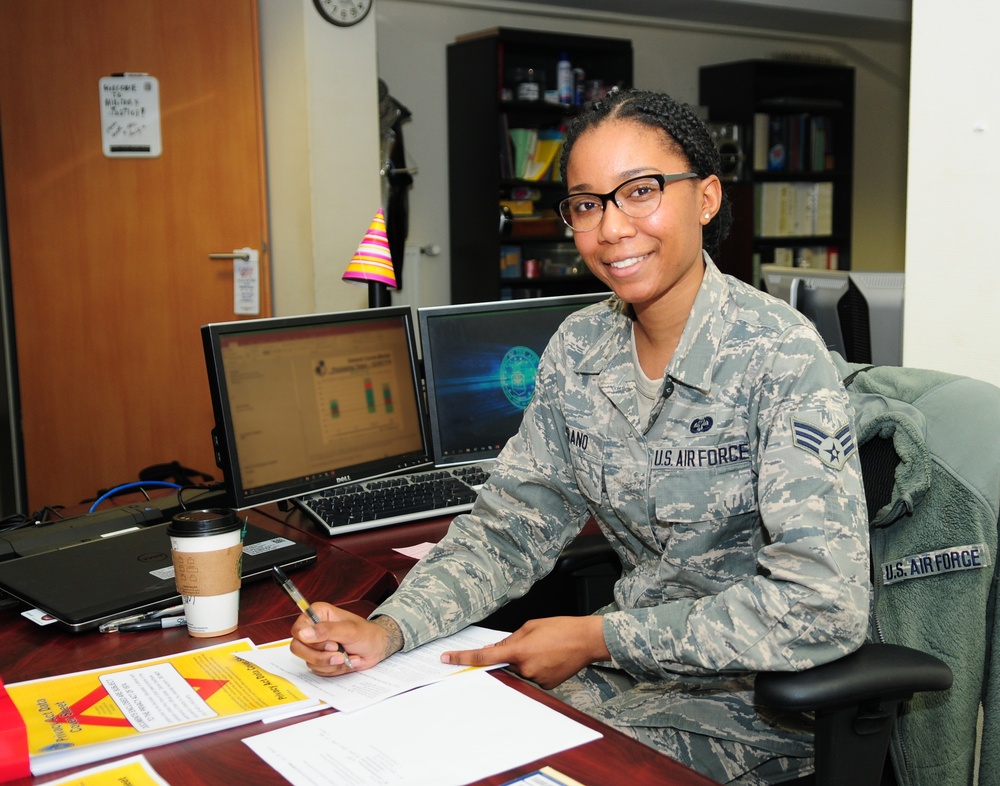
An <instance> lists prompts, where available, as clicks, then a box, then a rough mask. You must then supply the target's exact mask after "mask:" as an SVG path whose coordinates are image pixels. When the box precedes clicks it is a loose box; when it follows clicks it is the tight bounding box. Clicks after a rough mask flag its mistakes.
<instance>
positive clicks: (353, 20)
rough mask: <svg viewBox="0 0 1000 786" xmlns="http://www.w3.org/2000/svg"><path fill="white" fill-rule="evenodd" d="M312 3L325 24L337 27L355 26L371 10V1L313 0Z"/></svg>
mask: <svg viewBox="0 0 1000 786" xmlns="http://www.w3.org/2000/svg"><path fill="white" fill-rule="evenodd" d="M313 3H314V4H315V5H316V10H317V11H319V13H320V15H321V16H322V17H323V18H324V19H325V20H326V21H327V22H330V23H331V24H335V25H337V26H338V27H350V26H351V25H356V24H357V23H358V22H360V21H361V20H362V19H364V18H365V17H366V16H367V15H368V12H369V11H370V10H371V8H372V0H313Z"/></svg>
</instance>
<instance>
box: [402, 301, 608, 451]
mask: <svg viewBox="0 0 1000 786" xmlns="http://www.w3.org/2000/svg"><path fill="white" fill-rule="evenodd" d="M609 296H610V293H609V292H596V293H587V294H578V295H565V296H555V297H541V298H526V299H523V300H500V301H493V302H485V303H462V304H453V305H449V306H433V307H425V308H421V309H419V311H418V315H419V322H420V342H421V347H422V350H423V364H424V378H425V383H426V388H427V409H428V412H429V416H430V436H431V455H432V458H433V459H434V464H435V466H436V467H438V468H443V467H451V466H455V465H461V464H466V463H470V462H480V463H485V466H487V467H488V466H490V464H491V463H492V461H493V460H494V459H496V457H497V456H498V455H499V454H500V451H501V450H502V449H503V447H504V445H506V444H507V440H509V439H510V438H511V437H512V436H514V434H515V433H517V430H518V428H519V427H520V425H521V419H522V418H523V416H524V410H525V408H527V406H528V403H529V402H530V401H531V398H532V396H533V395H534V392H535V373H536V371H537V368H538V361H539V358H540V357H541V354H542V352H543V351H544V349H545V347H546V346H547V345H548V343H549V340H550V339H551V338H552V336H553V335H554V334H555V332H556V330H557V329H558V327H559V325H560V324H562V322H563V320H565V319H566V317H568V316H569V315H570V314H572V313H573V312H574V311H579V310H580V309H581V308H584V307H585V306H588V305H590V304H592V303H598V302H600V301H603V300H607V299H608V297H609Z"/></svg>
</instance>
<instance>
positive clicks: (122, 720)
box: [7, 639, 318, 775]
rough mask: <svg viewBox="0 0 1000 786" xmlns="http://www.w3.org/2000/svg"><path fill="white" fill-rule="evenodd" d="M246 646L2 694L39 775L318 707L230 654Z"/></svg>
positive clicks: (36, 683) (245, 642)
mask: <svg viewBox="0 0 1000 786" xmlns="http://www.w3.org/2000/svg"><path fill="white" fill-rule="evenodd" d="M252 649H254V645H253V644H252V643H251V642H250V641H249V639H242V640H239V641H234V642H227V643H224V644H221V645H217V646H212V647H206V648H204V649H198V650H192V651H190V652H183V653H179V654H177V655H171V656H167V657H164V658H156V659H152V660H147V661H141V662H136V663H130V664H126V665H123V666H114V667H110V668H104V669H93V670H90V671H82V672H76V673H73V674H66V675H62V676H58V677H50V678H44V679H39V680H31V681H30V682H19V683H14V684H12V685H8V686H7V692H8V694H9V695H10V698H11V700H12V701H13V702H14V706H15V707H16V708H17V710H18V712H19V713H20V715H21V717H22V719H23V720H24V723H25V725H26V727H27V732H28V753H29V759H30V766H31V771H32V773H34V774H35V775H41V774H44V773H48V772H53V771H55V770H59V769H63V768H65V767H73V766H77V765H80V764H86V763H88V762H92V761H99V760H101V759H105V758H108V757H110V756H117V755H121V754H123V753H130V752H133V751H137V750H142V749H144V748H150V747H153V746H155V745H162V744H165V743H167V742H172V741H174V740H178V739H184V738H187V737H192V736H196V735H200V734H207V733H209V732H212V731H216V730H218V729H225V728H230V727H232V726H238V725H241V724H244V723H250V722H252V721H255V720H258V719H263V718H266V717H268V716H269V715H272V714H274V715H278V714H285V713H287V712H289V711H290V710H293V709H300V708H302V707H303V706H304V705H305V704H307V703H313V704H318V702H317V701H316V700H315V699H310V698H308V697H307V696H306V695H305V694H303V693H302V692H301V691H299V690H298V689H297V688H296V687H295V686H294V685H292V684H291V683H290V682H287V681H286V680H283V679H281V678H280V677H276V676H274V675H272V674H268V673H267V672H264V671H262V670H261V669H259V668H258V667H256V666H255V665H253V664H252V663H249V662H247V661H245V660H241V659H240V658H238V657H236V653H239V652H247V651H248V650H252Z"/></svg>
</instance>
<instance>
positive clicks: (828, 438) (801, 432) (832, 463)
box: [792, 417, 855, 471]
mask: <svg viewBox="0 0 1000 786" xmlns="http://www.w3.org/2000/svg"><path fill="white" fill-rule="evenodd" d="M792 432H793V436H794V444H795V447H797V448H802V450H805V451H808V452H809V453H814V454H815V455H816V456H817V458H819V460H820V461H822V462H823V463H824V464H826V465H827V466H828V467H833V469H835V470H838V471H839V470H841V469H843V468H844V464H846V463H847V459H848V458H849V457H850V455H851V454H852V453H853V452H854V450H855V444H854V434H853V433H852V432H851V424H850V423H848V424H846V425H844V426H841V427H840V428H838V429H837V430H836V431H835V432H833V433H832V434H831V433H830V432H829V431H827V430H826V429H825V428H823V427H822V426H817V425H816V424H815V423H809V422H808V421H805V420H799V419H798V418H794V417H793V418H792Z"/></svg>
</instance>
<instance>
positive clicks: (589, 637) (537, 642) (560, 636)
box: [441, 617, 611, 690]
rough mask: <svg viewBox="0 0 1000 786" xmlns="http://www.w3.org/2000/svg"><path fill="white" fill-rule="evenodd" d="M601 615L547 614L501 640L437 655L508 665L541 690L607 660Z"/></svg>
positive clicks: (473, 662)
mask: <svg viewBox="0 0 1000 786" xmlns="http://www.w3.org/2000/svg"><path fill="white" fill-rule="evenodd" d="M603 620H604V618H603V617H547V618H545V619H538V620H529V621H528V622H526V623H525V624H524V625H523V626H521V627H520V628H519V629H518V630H516V631H515V632H514V633H512V634H511V635H510V636H508V637H507V638H505V639H503V640H502V641H498V642H497V643H496V644H491V645H488V646H486V647H482V648H481V649H478V650H459V651H451V652H445V653H444V654H442V655H441V660H442V661H443V662H444V663H452V664H456V665H461V666H494V665H496V664H498V663H509V664H510V665H511V668H512V669H513V670H514V671H515V672H517V673H518V674H520V675H521V676H522V677H524V678H525V679H529V680H531V681H532V682H534V683H537V684H538V685H539V686H541V687H542V688H544V689H545V690H551V689H552V688H554V687H556V686H557V685H559V684H560V683H561V682H564V681H565V680H567V679H569V678H570V677H572V676H573V675H574V674H576V673H577V672H578V671H580V669H582V668H584V667H585V666H588V665H590V664H591V663H595V662H597V661H601V660H610V659H611V653H610V652H608V648H607V645H606V644H605V643H604V633H603V630H602V624H603Z"/></svg>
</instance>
